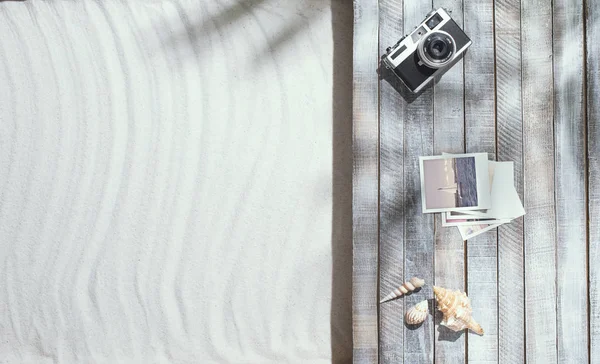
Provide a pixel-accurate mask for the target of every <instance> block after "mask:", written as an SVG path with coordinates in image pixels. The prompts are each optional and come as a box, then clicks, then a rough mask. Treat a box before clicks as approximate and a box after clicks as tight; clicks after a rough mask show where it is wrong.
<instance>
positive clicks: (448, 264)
mask: <svg viewBox="0 0 600 364" xmlns="http://www.w3.org/2000/svg"><path fill="white" fill-rule="evenodd" d="M433 7H434V8H436V9H437V8H439V7H444V8H446V9H449V10H451V11H452V14H451V15H452V18H453V19H454V20H455V21H456V23H457V24H458V25H459V26H461V27H462V26H463V5H462V1H461V0H434V4H433ZM464 90H465V88H464V69H463V60H461V61H459V62H458V63H457V64H455V65H454V66H453V67H452V68H451V69H450V70H449V71H448V72H446V74H444V76H443V77H442V78H441V80H440V81H439V82H438V83H437V84H436V85H435V87H434V104H433V115H434V119H433V124H434V127H433V130H434V140H433V152H434V154H442V153H444V152H446V153H464V150H465V144H464V132H465V112H464ZM434 255H435V258H434V263H435V264H434V274H435V285H437V286H441V287H448V288H452V289H460V290H463V291H464V290H465V254H464V242H463V240H462V238H461V236H460V233H459V232H458V229H456V228H454V227H452V228H448V227H442V223H441V218H440V216H439V215H437V216H436V217H435V252H434ZM439 321H441V315H439V314H438V315H436V322H435V324H436V325H437V326H438V328H437V329H436V330H435V362H436V363H450V364H459V363H464V362H465V357H466V352H465V342H466V338H465V336H464V335H460V336H458V335H457V334H456V333H454V332H452V331H450V330H448V329H446V328H444V327H440V326H439Z"/></svg>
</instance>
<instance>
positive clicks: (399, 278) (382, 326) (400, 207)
mask: <svg viewBox="0 0 600 364" xmlns="http://www.w3.org/2000/svg"><path fill="white" fill-rule="evenodd" d="M402 6H403V3H402V1H391V0H382V1H379V54H380V55H381V54H384V53H385V52H386V48H387V47H388V46H391V45H393V44H396V42H397V41H398V39H400V37H402V35H404V33H403V32H404V29H403V21H402V14H403V11H402V10H403V9H402ZM384 71H385V69H380V74H382V73H383V72H384ZM390 76H393V75H390ZM390 82H392V83H390ZM379 85H380V91H379V92H380V112H379V124H380V132H381V136H380V157H379V158H380V160H379V165H380V181H379V183H380V191H379V199H380V205H379V216H380V217H379V219H380V233H379V234H380V235H379V236H380V238H379V252H380V260H379V277H380V281H379V296H380V297H385V295H387V294H388V293H389V292H391V291H392V290H393V289H395V288H397V287H398V286H400V285H401V284H402V283H403V282H404V281H405V280H406V279H410V278H411V277H409V276H406V277H405V276H404V221H405V211H404V210H405V198H406V195H405V192H404V121H403V115H404V106H405V103H404V102H403V100H402V97H401V96H400V95H399V94H398V92H397V91H396V89H395V87H394V86H397V87H400V86H401V85H400V83H399V81H398V80H396V79H395V78H393V77H392V78H389V79H388V80H385V79H382V80H381V81H380V83H379ZM404 301H405V299H404V298H400V299H397V300H393V301H390V302H386V303H383V304H381V305H380V308H379V358H380V362H381V363H401V362H403V360H404V359H403V357H404V312H405V306H404ZM406 308H408V307H406Z"/></svg>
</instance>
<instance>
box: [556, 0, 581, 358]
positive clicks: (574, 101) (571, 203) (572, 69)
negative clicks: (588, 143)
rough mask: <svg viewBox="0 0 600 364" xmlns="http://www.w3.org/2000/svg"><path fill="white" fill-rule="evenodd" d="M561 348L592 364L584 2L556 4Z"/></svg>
mask: <svg viewBox="0 0 600 364" xmlns="http://www.w3.org/2000/svg"><path fill="white" fill-rule="evenodd" d="M552 14H553V21H552V24H553V37H552V39H553V58H552V60H553V64H554V140H555V146H554V148H555V163H556V165H555V173H554V178H555V188H556V190H555V201H556V229H557V231H556V250H557V254H556V259H557V261H556V264H557V269H556V287H557V292H556V294H557V307H556V315H557V328H556V330H557V335H558V337H557V344H558V345H557V346H558V361H559V362H560V363H586V362H588V315H587V300H588V297H587V293H588V290H587V269H586V262H587V246H586V243H587V231H586V223H587V212H586V209H587V199H586V186H585V182H586V181H585V171H586V152H585V135H586V132H585V120H584V118H585V115H584V113H585V104H584V77H585V76H584V72H583V70H584V66H585V57H584V51H583V47H584V42H583V40H584V32H583V2H582V1H581V0H578V1H571V0H569V1H566V0H554V2H553V13H552Z"/></svg>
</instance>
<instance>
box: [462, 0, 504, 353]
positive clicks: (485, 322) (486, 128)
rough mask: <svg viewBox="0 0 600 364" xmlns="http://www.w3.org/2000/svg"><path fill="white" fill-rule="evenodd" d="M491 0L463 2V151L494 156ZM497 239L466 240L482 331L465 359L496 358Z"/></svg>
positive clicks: (472, 337)
mask: <svg viewBox="0 0 600 364" xmlns="http://www.w3.org/2000/svg"><path fill="white" fill-rule="evenodd" d="M493 10H494V8H493V1H491V0H485V1H477V0H466V1H465V32H466V33H467V34H469V36H470V37H471V39H472V41H473V45H472V46H471V48H470V49H469V52H468V53H467V55H466V56H465V125H466V140H465V143H466V149H467V152H487V153H488V158H489V159H492V160H494V159H496V134H495V129H496V125H495V90H494V82H495V79H494V77H495V75H494V17H493ZM496 247H497V238H496V231H495V230H494V231H491V232H488V233H485V234H482V235H479V236H477V237H475V238H472V239H469V241H468V242H467V292H468V295H469V297H470V299H471V304H472V305H473V311H474V317H475V319H476V320H477V322H479V324H480V325H481V326H482V328H483V329H484V331H485V334H484V335H483V336H478V335H474V334H470V335H469V337H468V340H467V343H468V345H467V349H468V359H469V363H477V362H490V361H491V362H494V361H497V360H498V357H497V355H498V349H497V347H498V289H497V248H496Z"/></svg>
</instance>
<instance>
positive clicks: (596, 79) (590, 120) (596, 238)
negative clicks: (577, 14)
mask: <svg viewBox="0 0 600 364" xmlns="http://www.w3.org/2000/svg"><path fill="white" fill-rule="evenodd" d="M585 3H586V5H587V8H586V12H585V14H586V17H585V24H586V44H587V48H586V51H587V52H586V53H587V57H586V61H587V63H586V69H587V126H588V127H587V143H588V144H587V152H588V176H587V182H588V199H589V201H588V203H589V207H588V209H589V222H588V224H589V225H588V228H589V237H588V238H589V256H588V268H589V277H588V278H589V304H590V306H589V307H590V312H589V320H590V322H589V327H590V331H589V335H590V354H589V355H590V358H589V359H590V363H599V362H600V264H598V262H600V186H599V185H598V183H597V181H600V98H599V97H598V95H600V47H598V44H600V3H598V2H597V1H586V2H585Z"/></svg>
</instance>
